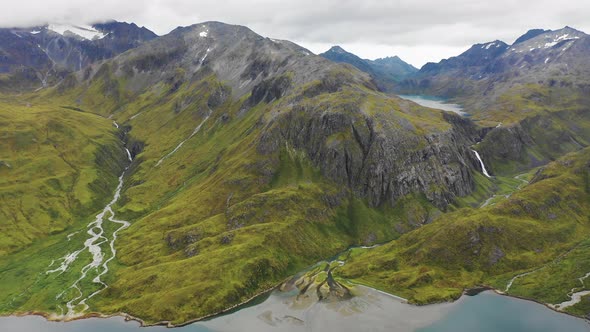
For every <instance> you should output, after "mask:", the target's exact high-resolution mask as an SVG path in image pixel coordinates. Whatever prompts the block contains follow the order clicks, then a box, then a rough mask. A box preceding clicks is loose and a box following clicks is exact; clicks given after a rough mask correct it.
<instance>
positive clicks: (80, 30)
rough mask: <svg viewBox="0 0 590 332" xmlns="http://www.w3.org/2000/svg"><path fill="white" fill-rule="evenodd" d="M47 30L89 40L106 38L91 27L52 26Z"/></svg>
mask: <svg viewBox="0 0 590 332" xmlns="http://www.w3.org/2000/svg"><path fill="white" fill-rule="evenodd" d="M47 29H48V30H51V31H53V32H55V33H58V34H60V35H62V36H63V35H64V34H66V33H67V32H69V33H73V34H75V35H77V36H80V37H82V38H84V39H88V40H94V39H102V38H104V37H105V36H106V34H104V33H102V32H100V31H98V30H96V29H94V28H93V27H91V26H89V25H69V24H50V25H48V26H47Z"/></svg>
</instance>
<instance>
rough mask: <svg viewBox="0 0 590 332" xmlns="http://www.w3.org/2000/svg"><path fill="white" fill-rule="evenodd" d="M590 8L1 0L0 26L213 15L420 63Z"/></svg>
mask: <svg viewBox="0 0 590 332" xmlns="http://www.w3.org/2000/svg"><path fill="white" fill-rule="evenodd" d="M3 2H6V1H5V0H4V1H3ZM588 13H590V1H586V0H570V1H554V0H551V1H549V0H534V1H530V0H494V1H490V0H486V1H479V0H445V1H439V0H297V1H284V0H280V1H279V0H42V1H40V0H21V1H10V3H9V4H7V3H5V4H3V6H2V11H1V12H0V25H1V26H5V27H6V26H30V25H39V24H43V23H46V22H56V23H76V24H83V23H88V22H93V21H99V20H106V19H110V18H112V19H116V20H121V21H127V22H135V23H137V24H138V25H140V26H141V25H143V26H146V27H147V28H149V29H151V30H153V31H154V32H156V33H157V34H160V35H162V34H166V33H167V32H169V31H170V30H172V29H173V28H175V27H177V26H186V25H190V24H193V23H198V22H204V21H213V20H214V21H222V22H226V23H233V24H240V25H246V26H248V27H250V28H251V29H252V30H254V31H256V32H257V33H259V34H261V35H263V36H267V37H272V38H278V39H288V40H291V41H294V42H296V43H298V44H300V45H302V46H304V47H307V48H309V49H310V50H312V51H313V52H315V53H321V52H323V51H325V50H326V49H328V48H329V47H330V46H332V45H340V46H342V47H343V48H344V49H346V50H348V51H350V52H353V53H355V54H357V55H359V56H361V57H364V58H369V59H374V58H378V57H385V56H393V55H399V56H400V57H401V58H402V59H404V60H406V61H407V62H409V63H411V64H413V65H415V66H417V67H420V66H422V65H423V64H424V63H426V62H429V61H434V62H437V61H439V60H440V59H443V58H448V57H450V56H453V55H457V54H459V53H461V52H462V51H464V50H465V49H467V48H468V47H469V46H470V45H472V44H474V43H478V42H487V41H492V40H496V39H500V40H503V41H505V42H507V43H512V42H513V41H514V40H515V39H516V38H517V37H518V36H520V35H522V34H523V33H524V32H526V31H527V30H528V29H531V28H545V29H559V28H562V27H564V26H566V25H569V26H571V27H574V28H577V29H579V30H582V31H585V32H589V33H590V20H588Z"/></svg>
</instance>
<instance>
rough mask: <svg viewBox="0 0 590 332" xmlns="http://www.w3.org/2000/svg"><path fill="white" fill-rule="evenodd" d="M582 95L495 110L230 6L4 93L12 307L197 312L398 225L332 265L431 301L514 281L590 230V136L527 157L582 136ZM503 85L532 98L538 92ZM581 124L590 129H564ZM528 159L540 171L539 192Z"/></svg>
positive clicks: (163, 315) (0, 277)
mask: <svg viewBox="0 0 590 332" xmlns="http://www.w3.org/2000/svg"><path fill="white" fill-rule="evenodd" d="M568 96H571V95H568ZM560 100H561V101H560V103H559V105H565V104H567V103H570V101H566V100H565V99H560ZM577 100H578V99H576V98H575V96H574V97H572V100H571V104H570V105H571V108H564V109H561V110H559V109H558V107H555V108H551V109H549V110H544V109H535V112H534V115H539V114H542V116H541V115H539V118H538V119H537V120H535V118H534V117H532V116H530V117H529V115H528V114H527V115H526V116H524V117H519V118H518V121H513V122H514V123H515V124H511V125H508V122H509V121H508V119H509V117H506V118H502V119H507V120H502V121H506V123H507V124H506V125H502V126H499V127H496V123H493V121H492V120H491V119H484V118H478V117H475V119H476V120H477V121H478V123H479V124H480V125H482V126H478V125H476V124H475V123H474V122H472V120H471V119H469V118H462V117H460V116H458V115H456V114H452V113H446V112H442V111H437V110H433V109H427V108H423V107H420V106H418V105H416V104H414V103H411V102H409V101H405V100H401V99H399V98H397V97H392V96H388V95H385V94H383V93H381V92H379V91H378V89H377V88H376V86H375V85H374V84H373V82H372V80H371V79H370V77H369V76H368V75H366V74H365V73H362V72H360V71H358V70H356V69H355V68H352V67H350V66H343V65H339V64H335V63H333V62H330V61H328V60H326V59H323V58H322V57H319V56H315V55H312V54H310V52H309V51H307V50H306V49H304V48H302V47H300V46H298V45H295V44H293V43H290V42H288V41H278V40H271V39H268V38H264V37H261V36H259V35H257V34H255V33H254V32H252V31H251V30H249V29H247V28H245V27H240V26H231V25H226V24H222V23H217V22H208V23H202V24H197V25H194V26H191V27H186V28H178V29H176V30H174V31H173V32H171V33H170V34H169V35H166V36H163V37H160V38H157V39H154V40H152V41H150V42H147V43H144V44H142V45H140V46H139V47H137V48H135V49H131V50H129V51H127V52H125V53H122V54H120V55H118V56H116V57H115V58H113V59H111V60H108V61H103V62H99V63H94V64H92V65H91V66H89V67H87V68H86V69H84V70H82V71H79V72H75V73H71V74H69V75H67V76H66V77H65V79H64V80H63V81H61V82H60V83H59V84H57V85H56V86H54V87H52V88H48V89H43V90H40V91H37V92H34V93H31V94H26V95H20V96H16V95H6V96H4V97H3V103H4V104H3V105H2V106H5V107H2V108H0V116H2V119H3V120H2V121H5V122H6V123H7V128H8V129H7V130H6V131H5V132H3V135H5V137H9V139H8V140H7V142H8V143H6V144H5V143H4V142H3V143H2V144H4V145H2V146H1V150H0V152H1V153H2V155H1V156H2V157H1V159H0V160H2V161H3V162H2V164H0V172H2V173H3V174H4V173H6V174H8V175H9V177H8V178H9V179H12V180H10V181H9V182H7V184H6V188H7V189H6V190H5V191H2V192H0V193H2V194H3V195H5V196H3V197H8V198H9V199H10V204H9V205H8V207H9V208H8V209H6V210H4V209H3V210H1V211H2V213H4V215H6V216H13V215H16V216H17V218H20V219H15V220H14V221H9V222H5V223H4V224H2V223H0V225H6V226H5V227H7V228H6V234H7V236H5V237H3V238H2V239H3V242H0V244H2V245H4V247H0V248H5V249H3V250H1V251H0V312H2V313H14V312H31V311H40V312H44V313H48V314H50V315H52V316H51V317H52V318H55V319H71V318H75V317H79V316H81V315H84V314H90V313H104V314H117V313H127V314H130V315H133V316H136V317H139V318H141V319H144V320H145V321H146V322H147V323H156V322H170V323H171V324H180V323H184V322H187V321H189V320H193V319H199V318H203V317H206V316H209V315H212V314H216V313H219V312H221V311H224V310H227V309H228V308H231V307H232V306H235V305H238V304H240V303H243V302H244V301H247V300H248V299H251V298H252V297H254V296H256V295H258V294H260V293H261V292H264V291H266V290H268V289H270V288H272V287H274V286H276V285H278V284H280V283H281V282H282V281H284V280H285V278H287V277H289V276H291V275H293V274H295V273H297V272H299V271H302V270H304V269H306V268H307V267H309V266H311V265H313V264H314V263H316V262H317V261H320V260H323V259H326V258H327V257H332V256H334V255H337V254H339V253H341V252H343V251H345V250H346V249H347V248H350V247H351V246H359V245H366V246H371V245H374V244H376V243H386V242H388V241H392V240H393V242H390V243H388V244H386V245H383V246H381V247H378V248H375V249H372V250H370V251H367V250H362V249H353V250H352V251H349V252H350V257H347V258H346V260H347V262H346V264H345V265H344V267H342V268H341V269H337V270H336V273H338V275H339V276H340V278H348V279H351V280H353V281H355V282H362V283H368V284H371V285H374V286H376V287H379V288H382V289H386V290H389V291H393V292H395V293H397V294H401V295H402V296H406V297H408V298H410V299H411V300H412V301H414V302H417V303H427V302H433V301H440V300H446V299H452V298H456V297H457V296H459V295H460V294H461V291H462V289H463V288H465V287H471V286H473V285H476V284H489V285H494V286H495V287H498V288H501V286H502V285H505V284H506V283H507V282H508V280H509V279H510V278H512V276H514V275H515V274H516V273H520V272H524V271H528V270H530V269H534V268H536V267H538V266H543V265H544V264H547V263H549V262H552V261H554V260H555V259H556V257H559V255H561V254H563V253H564V252H567V251H568V250H569V249H571V248H573V246H574V245H576V244H578V243H580V241H582V240H584V239H585V238H586V237H587V235H588V231H589V229H588V225H586V223H587V221H588V218H587V217H588V212H589V207H588V192H587V181H588V175H587V174H588V170H587V164H588V158H589V157H588V153H587V150H583V151H582V152H579V153H577V154H572V155H568V156H566V157H563V158H562V159H559V161H556V162H553V163H551V164H549V165H548V166H547V167H545V168H544V169H542V170H541V171H540V172H538V173H535V175H534V176H533V172H532V171H531V168H532V167H533V166H534V167H536V166H540V165H544V164H546V163H547V162H549V161H550V160H554V159H557V158H559V157H561V156H563V155H564V154H565V153H567V152H569V151H572V150H578V149H580V148H581V145H582V144H584V142H585V140H586V138H585V137H586V136H585V135H587V130H585V128H586V125H585V123H586V122H585V121H586V118H585V117H586V115H585V113H584V112H583V111H582V108H581V107H580V104H579V102H578V101H577ZM504 101H505V102H506V103H505V104H504V107H514V109H515V113H517V112H522V114H524V113H526V112H525V111H526V110H525V108H527V107H532V106H534V105H541V102H540V101H539V100H538V99H535V98H534V96H531V95H528V94H526V93H517V92H514V95H513V97H512V99H505V100H504ZM518 101H520V102H521V103H518ZM29 105H30V106H31V107H29ZM539 107H540V106H539ZM545 113H546V114H545ZM507 114H510V113H509V112H508V111H506V112H501V113H499V116H506V115H507ZM4 119H5V120H4ZM523 119H524V120H526V121H530V122H527V123H525V122H524V120H523ZM531 119H532V120H531ZM546 119H552V120H555V121H554V122H551V123H548V122H547V120H546ZM113 121H116V123H117V127H118V129H117V128H115V127H116V126H115V125H114V123H113ZM519 121H520V122H519ZM490 124H493V127H492V125H490ZM574 124H575V125H577V126H578V127H576V126H575V125H574ZM518 125H520V126H521V127H522V128H523V129H522V132H520V131H518V130H517V129H518V127H517V126H518ZM515 128H516V129H515ZM558 131H562V132H564V134H563V135H561V136H552V135H553V134H554V133H556V132H558ZM510 135H513V136H514V137H512V136H510ZM527 135H528V136H527ZM570 136H571V137H572V138H573V140H574V141H575V142H577V143H578V144H579V146H578V145H575V144H571V145H564V144H561V143H562V142H566V141H567V140H568V139H569V138H570ZM480 141H481V143H480V144H477V142H480ZM570 141H571V140H570ZM31 142H33V143H34V144H33V143H31ZM125 148H127V149H128V150H129V155H128V156H127V154H126V152H125ZM472 149H477V150H478V151H479V152H480V153H481V154H482V156H483V159H484V161H485V162H486V164H487V165H488V166H490V171H491V172H492V174H494V175H496V176H495V177H494V178H489V177H486V176H484V175H482V174H481V165H480V163H479V161H478V159H477V158H476V156H475V153H474V152H473V151H472ZM506 151H508V152H506ZM530 156H535V158H536V159H531V158H530ZM520 170H526V171H531V172H530V174H529V175H530V176H529V177H531V178H532V181H531V184H530V185H528V186H526V187H524V188H523V189H522V190H519V189H521V188H522V187H523V182H522V181H521V180H520V179H521V178H522V177H517V178H513V176H514V175H516V174H517V172H519V171H520ZM121 174H123V175H122V177H121V178H120V179H119V182H118V177H119V176H120V175H121ZM118 184H119V185H120V186H121V187H117V185H118ZM0 188H3V187H0ZM2 190H4V189H2ZM17 190H18V191H22V192H23V193H25V194H26V195H29V197H30V198H28V199H27V200H26V201H24V203H20V201H19V198H18V197H19V196H16V195H14V193H15V192H17ZM119 190H120V191H119ZM119 193H120V196H119V195H118V194H119ZM493 195H496V196H493ZM505 196H509V197H508V198H505ZM109 202H111V205H107V203H109ZM33 203H34V204H33ZM26 204H31V206H30V207H29V206H26ZM35 204H37V205H35ZM482 205H484V206H485V207H483V208H480V209H477V207H479V206H482ZM21 206H26V208H21ZM105 206H106V207H107V209H105ZM108 207H112V208H113V211H110V210H109V209H108ZM21 210H22V211H25V212H24V213H23V212H21ZM19 213H21V214H22V215H23V216H22V217H21V216H20V215H19ZM36 216H40V217H39V218H37V217H36ZM97 216H98V218H97ZM100 217H103V218H102V219H101V218H100ZM98 219H101V220H102V224H101V225H100V226H101V227H98V226H97V224H96V220H98ZM9 220H10V219H9ZM126 221H128V222H129V224H128V225H127V224H126V223H125V222H126ZM93 222H94V223H93ZM29 224H30V225H29ZM47 225H51V226H47ZM2 227H4V226H2ZM99 228H100V232H99ZM97 233H100V234H97ZM115 238H116V241H115ZM95 244H96V245H95ZM111 245H112V246H111ZM99 249H100V250H99ZM579 249H580V250H583V247H582V246H580V247H579ZM97 252H99V253H101V254H97ZM103 254H104V255H103ZM582 254H583V252H582ZM571 257H574V256H571ZM569 258H570V256H568V259H569ZM93 264H94V265H93ZM571 264H573V263H571ZM574 272H578V271H572V273H574ZM569 277H570V276H569V275H565V274H564V276H563V278H566V279H567V280H570V279H569ZM96 278H98V279H96ZM560 278H561V277H560ZM96 280H99V281H100V282H96ZM539 280H540V279H539ZM564 280H565V279H564ZM514 285H515V288H514V292H515V294H516V292H519V294H525V295H526V296H531V297H534V298H538V299H542V300H545V299H546V298H547V299H551V301H553V299H555V300H556V301H557V300H558V299H561V298H558V297H549V295H548V294H549V293H547V294H545V295H548V297H542V296H540V295H538V294H534V291H535V290H538V289H546V288H542V287H541V286H540V287H541V288H532V289H526V287H522V286H521V285H520V284H519V283H516V282H515V283H514ZM564 285H565V284H564ZM551 296H553V295H551ZM547 301H549V300H547Z"/></svg>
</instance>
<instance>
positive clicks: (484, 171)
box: [471, 150, 491, 178]
mask: <svg viewBox="0 0 590 332" xmlns="http://www.w3.org/2000/svg"><path fill="white" fill-rule="evenodd" d="M471 151H473V153H475V156H476V157H477V160H479V164H480V165H481V170H482V172H483V175H485V176H487V177H488V178H491V176H490V174H489V173H488V170H487V169H486V165H484V163H483V160H482V159H481V157H480V156H479V153H478V152H477V151H475V150H471Z"/></svg>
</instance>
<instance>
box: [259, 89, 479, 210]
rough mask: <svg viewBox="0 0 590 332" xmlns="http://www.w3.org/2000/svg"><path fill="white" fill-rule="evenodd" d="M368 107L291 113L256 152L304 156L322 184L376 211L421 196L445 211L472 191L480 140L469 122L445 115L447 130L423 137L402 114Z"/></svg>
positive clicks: (299, 108) (318, 107) (277, 121)
mask: <svg viewBox="0 0 590 332" xmlns="http://www.w3.org/2000/svg"><path fill="white" fill-rule="evenodd" d="M348 93H350V92H348ZM344 94H345V93H343V92H336V93H335V96H334V97H336V98H339V97H338V95H340V97H343V95H344ZM365 98H367V97H366V96H365ZM368 98H372V97H368ZM361 100H362V99H361ZM364 103H365V102H364V101H360V102H355V101H353V102H334V103H331V104H322V103H317V104H315V103H312V105H294V106H292V107H291V108H289V109H288V111H287V112H285V113H283V114H281V115H279V116H277V117H275V118H274V119H273V120H272V121H271V122H269V123H268V125H267V129H266V130H265V133H264V134H263V136H262V138H261V141H260V144H259V147H258V148H259V150H260V151H261V152H262V153H266V154H268V153H272V152H275V151H276V150H278V149H279V148H281V147H282V146H284V145H289V146H292V147H294V148H295V149H298V150H301V151H305V153H306V154H307V156H308V157H309V158H310V159H311V160H312V161H313V162H314V164H315V165H316V166H317V167H319V169H320V170H321V172H322V174H323V175H324V176H326V177H327V178H330V179H332V180H334V181H336V182H337V183H340V184H343V185H346V186H348V187H349V188H350V189H351V190H352V191H353V192H354V193H355V194H357V195H358V196H360V197H365V198H367V199H368V201H369V203H370V204H371V205H372V206H379V205H381V204H384V203H388V204H391V205H393V204H394V203H396V202H397V201H398V200H399V199H400V198H401V197H403V196H406V195H409V194H416V193H418V194H423V195H425V197H426V199H427V200H428V201H430V202H432V203H433V204H435V205H436V206H437V207H439V208H441V209H444V208H446V206H447V205H449V204H451V203H452V202H453V201H454V198H455V197H456V196H466V195H468V194H470V193H471V192H472V191H473V189H474V181H473V177H472V173H471V172H472V171H473V169H474V168H476V166H475V165H477V164H476V161H475V160H474V158H473V153H472V152H471V151H469V149H468V147H469V146H470V145H472V144H473V143H474V142H475V141H476V140H477V139H478V137H479V136H478V133H477V130H475V127H474V126H473V124H472V123H471V122H470V121H468V120H465V119H461V118H460V117H459V116H457V115H453V114H444V116H441V119H440V120H441V121H446V122H447V124H448V127H447V128H445V129H444V130H436V131H432V132H420V130H419V127H418V126H419V124H418V125H415V124H413V123H412V122H411V121H408V120H407V119H405V118H404V113H403V112H402V111H401V110H400V109H395V108H393V109H390V110H388V111H386V112H382V113H381V112H379V113H377V114H375V113H373V114H371V113H370V112H367V111H366V110H365V109H364V107H363V104H364ZM443 119H444V120H443Z"/></svg>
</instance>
